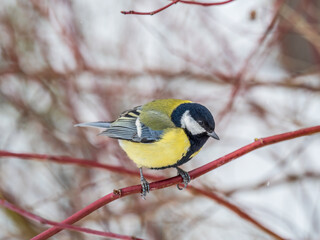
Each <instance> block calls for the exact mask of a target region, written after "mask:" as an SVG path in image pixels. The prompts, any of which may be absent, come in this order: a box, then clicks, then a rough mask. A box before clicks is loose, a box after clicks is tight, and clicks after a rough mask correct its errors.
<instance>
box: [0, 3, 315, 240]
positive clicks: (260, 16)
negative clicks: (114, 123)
mask: <svg viewBox="0 0 320 240" xmlns="http://www.w3.org/2000/svg"><path fill="white" fill-rule="evenodd" d="M168 3H169V2H168V1H160V0H158V1H148V0H135V1H133V0H125V1H117V0H109V1H103V0H99V1H98V0H96V1H84V0H81V1H80V0H79V1H68V0H58V1H36V0H35V1H26V0H22V1H12V0H2V1H1V3H0V132H1V135H0V149H1V150H5V151H10V152H14V153H40V154H47V155H54V156H61V155H62V156H69V157H77V158H84V159H89V160H92V161H97V162H101V163H106V164H110V165H114V166H121V167H125V168H127V169H131V170H137V168H136V166H135V165H134V164H133V163H132V162H131V161H130V160H128V158H127V157H126V155H125V154H124V153H123V152H122V150H121V149H120V148H119V146H118V143H117V141H116V140H113V139H108V138H106V137H103V136H97V134H98V133H99V131H98V130H95V129H83V128H74V127H73V125H74V124H75V123H79V122H88V121H98V120H113V119H115V118H116V117H117V116H118V115H119V114H120V113H121V112H122V111H124V110H126V109H129V108H132V107H135V106H137V105H141V104H144V103H146V102H148V101H151V100H153V99H158V98H179V99H189V100H192V101H194V102H198V103H201V104H203V105H205V106H206V107H207V108H209V109H210V110H211V112H212V113H213V115H214V117H215V119H216V132H217V134H218V135H219V137H220V138H221V140H220V141H214V140H209V141H208V142H207V144H206V145H205V147H204V148H203V150H202V151H201V152H200V153H199V154H198V155H197V156H196V157H195V158H194V159H193V160H192V161H190V162H188V163H187V164H185V165H184V166H183V169H184V170H188V171H189V170H192V169H194V168H196V167H199V166H202V165H203V164H205V163H208V162H210V161H213V160H214V159H216V158H218V157H221V156H223V155H225V154H227V153H229V152H231V151H234V150H236V149H238V148H240V147H242V146H244V145H246V144H249V143H251V142H253V141H254V139H255V138H259V137H266V136H271V135H274V134H278V133H282V132H287V131H293V130H296V129H300V128H304V127H309V126H313V125H319V123H320V71H319V70H320V34H319V33H320V27H319V26H320V9H319V7H320V1H318V0H302V1H298V0H294V1H293V0H290V1H289V0H287V1H283V0H274V1H269V0H268V1H267V0H259V1H256V0H255V1H241V0H238V1H234V2H231V3H229V4H226V5H221V6H212V7H203V6H196V5H188V4H182V3H177V4H174V5H173V6H171V7H170V8H168V9H166V10H165V11H163V12H160V13H158V14H155V15H153V16H139V15H123V14H121V13H120V11H123V10H136V11H153V10H156V9H158V8H160V7H163V6H164V5H165V4H168ZM319 146H320V138H319V135H313V136H308V137H302V138H299V139H294V140H290V141H287V142H283V143H279V144H276V145H271V146H268V147H265V148H263V149H260V150H256V151H254V152H252V153H250V154H247V155H246V156H243V157H241V158H239V159H237V160H234V161H232V162H231V163H229V164H227V165H224V166H222V167H220V168H218V169H216V170H214V171H212V172H209V173H207V174H205V175H204V176H202V177H200V178H198V179H196V180H194V181H193V182H192V185H193V186H196V187H199V188H201V189H206V190H207V191H211V192H214V193H216V194H218V195H219V196H221V197H222V198H224V199H226V200H227V201H229V202H231V203H233V204H235V205H236V206H238V207H239V208H241V209H242V210H243V211H245V212H246V213H247V214H249V215H250V216H252V217H253V218H254V219H256V220H257V221H259V222H260V223H261V224H262V225H264V226H265V227H267V228H268V229H270V230H272V231H274V232H275V233H277V234H279V235H280V236H282V237H283V238H289V239H319V238H320V227H319V226H320V205H319V202H320V200H319V199H320V181H319V180H320V162H319V156H320V148H319ZM137 172H138V170H137ZM145 172H146V173H149V174H154V175H159V176H166V177H170V176H174V175H176V171H175V170H174V169H173V170H172V169H167V170H163V171H155V170H145ZM135 184H139V177H134V176H129V175H124V174H118V173H115V172H109V171H106V170H100V169H93V168H89V167H81V166H77V165H64V164H57V163H52V162H50V161H37V160H28V161H27V160H25V159H19V158H8V157H1V158H0V197H1V198H2V199H6V200H8V201H10V202H12V203H14V204H16V205H17V206H19V207H21V208H23V209H25V210H27V211H30V212H32V213H35V214H37V215H40V216H42V217H45V218H47V219H50V220H53V221H62V220H63V219H65V218H67V217H68V216H70V215H71V214H72V213H74V212H76V211H78V210H80V209H82V208H83V207H85V206H86V205H88V204H89V203H91V202H92V201H94V200H97V199H99V198H100V197H102V196H104V195H106V194H108V193H110V192H112V190H113V189H116V188H121V187H126V186H130V185H135ZM78 224H79V225H80V226H84V227H90V228H92V229H97V230H101V231H111V232H115V233H120V234H125V235H128V236H137V237H142V238H145V239H213V238H214V239H235V238H236V239H273V237H272V236H270V235H269V234H267V233H265V232H263V231H261V230H260V229H259V228H257V227H256V226H255V225H253V224H251V223H249V222H248V221H247V220H246V219H244V218H242V217H239V216H238V215H237V214H235V212H234V211H232V210H230V209H228V208H226V207H225V206H222V205H221V204H219V203H217V202H215V201H213V200H211V199H208V198H206V197H204V196H202V195H199V194H196V193H192V192H190V191H187V190H184V191H178V190H177V189H176V187H170V188H166V189H162V190H157V191H153V192H151V193H150V194H149V195H148V196H147V200H146V201H144V200H142V199H141V198H140V196H139V195H138V194H136V195H132V196H129V197H126V198H123V199H120V200H117V201H115V202H113V203H111V204H109V205H107V206H105V207H103V208H101V209H99V210H97V211H96V212H94V213H93V214H90V215H89V216H88V217H86V218H85V219H83V220H82V221H80V223H78ZM46 228H47V226H44V225H41V224H39V223H35V222H33V221H29V220H27V219H25V218H23V217H20V216H18V215H17V214H14V213H13V212H11V211H9V210H6V209H4V208H0V239H29V238H31V237H32V236H34V235H36V234H38V233H40V232H42V231H43V230H45V229H46ZM52 239H102V238H99V237H97V236H94V235H88V234H82V233H77V232H72V231H67V230H65V231H62V232H61V233H59V234H57V235H55V236H54V237H52Z"/></svg>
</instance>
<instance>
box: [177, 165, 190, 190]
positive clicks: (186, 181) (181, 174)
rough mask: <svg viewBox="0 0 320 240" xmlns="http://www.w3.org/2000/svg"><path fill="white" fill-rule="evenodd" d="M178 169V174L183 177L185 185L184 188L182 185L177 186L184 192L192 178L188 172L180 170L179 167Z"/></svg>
mask: <svg viewBox="0 0 320 240" xmlns="http://www.w3.org/2000/svg"><path fill="white" fill-rule="evenodd" d="M176 168H177V171H178V174H179V175H180V176H181V177H182V179H183V184H184V186H183V187H180V184H177V188H178V189H179V190H183V189H185V188H186V187H187V186H188V183H189V182H190V181H191V178H190V175H189V173H188V172H185V171H183V170H182V169H181V168H178V167H176Z"/></svg>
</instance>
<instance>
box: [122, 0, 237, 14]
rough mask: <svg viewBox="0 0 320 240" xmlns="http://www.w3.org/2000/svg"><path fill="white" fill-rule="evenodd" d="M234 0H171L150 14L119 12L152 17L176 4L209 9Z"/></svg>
mask: <svg viewBox="0 0 320 240" xmlns="http://www.w3.org/2000/svg"><path fill="white" fill-rule="evenodd" d="M233 1H234V0H227V1H223V2H215V3H209V2H208V3H206V2H197V1H187V0H186V1H184V0H171V3H169V4H167V5H166V6H164V7H162V8H159V9H157V10H154V11H152V12H137V11H133V10H131V11H121V13H122V14H125V15H126V14H135V15H151V16H152V15H154V14H157V13H159V12H162V11H163V10H165V9H167V8H168V7H171V6H172V5H173V4H176V3H178V2H181V3H184V4H191V5H199V6H204V7H210V6H217V5H223V4H226V3H230V2H233Z"/></svg>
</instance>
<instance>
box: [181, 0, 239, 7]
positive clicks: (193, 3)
mask: <svg viewBox="0 0 320 240" xmlns="http://www.w3.org/2000/svg"><path fill="white" fill-rule="evenodd" d="M233 1H234V0H227V1H224V2H217V3H206V2H196V1H183V0H182V1H180V2H181V3H184V4H191V5H200V6H204V7H210V6H217V5H223V4H226V3H230V2H233Z"/></svg>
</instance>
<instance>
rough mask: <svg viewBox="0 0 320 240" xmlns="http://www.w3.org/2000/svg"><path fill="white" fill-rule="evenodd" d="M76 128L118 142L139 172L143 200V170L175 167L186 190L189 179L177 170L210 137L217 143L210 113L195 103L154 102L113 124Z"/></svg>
mask: <svg viewBox="0 0 320 240" xmlns="http://www.w3.org/2000/svg"><path fill="white" fill-rule="evenodd" d="M75 126H77V127H96V128H104V129H105V130H104V131H103V132H102V133H101V135H105V136H108V137H111V138H115V139H118V140H119V144H120V146H121V148H122V149H123V150H124V151H125V152H126V153H127V155H128V156H129V158H130V159H131V160H133V161H134V162H135V163H136V165H137V166H138V168H139V169H140V179H141V186H142V193H141V196H142V197H143V198H145V196H146V194H147V193H148V192H149V183H148V182H147V180H146V179H145V178H144V176H143V173H142V167H146V168H151V169H164V168H171V167H174V168H176V169H177V171H178V174H179V175H180V176H181V177H182V179H183V183H184V188H186V187H187V185H188V183H189V182H190V176H189V174H188V173H187V172H185V171H184V170H182V169H181V168H179V166H180V165H182V164H184V163H186V162H188V161H189V160H190V159H191V158H193V157H194V156H195V155H196V154H197V153H198V152H199V151H200V149H201V148H202V146H203V145H204V144H205V142H206V141H207V140H208V138H209V137H212V138H215V139H217V140H219V137H218V135H217V134H216V133H215V132H214V128H215V122H214V119H213V117H212V115H211V113H210V111H209V110H208V109H207V108H206V107H204V106H202V105H200V104H198V103H193V102H191V101H188V100H179V99H160V100H154V101H152V102H149V103H147V104H145V105H142V106H138V107H135V108H133V109H130V110H127V111H125V112H123V113H121V114H120V116H119V118H118V119H116V120H115V121H112V122H104V121H102V122H90V123H80V124H76V125H75ZM177 187H178V189H179V190H182V189H183V188H180V187H179V185H177Z"/></svg>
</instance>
